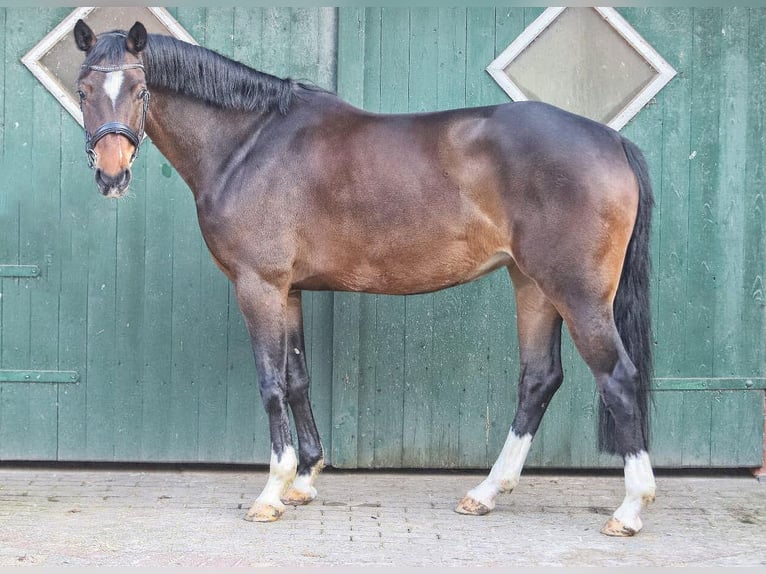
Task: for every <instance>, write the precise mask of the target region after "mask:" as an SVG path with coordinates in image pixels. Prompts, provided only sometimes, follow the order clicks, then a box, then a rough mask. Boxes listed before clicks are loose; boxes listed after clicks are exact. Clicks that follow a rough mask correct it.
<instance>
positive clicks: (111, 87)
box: [104, 72, 124, 109]
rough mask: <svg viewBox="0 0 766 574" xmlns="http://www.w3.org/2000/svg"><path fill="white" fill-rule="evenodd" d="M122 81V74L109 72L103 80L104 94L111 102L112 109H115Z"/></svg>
mask: <svg viewBox="0 0 766 574" xmlns="http://www.w3.org/2000/svg"><path fill="white" fill-rule="evenodd" d="M123 80H124V75H123V73H122V72H109V73H108V74H106V78H105V79H104V92H105V93H106V95H107V96H109V99H111V100H112V108H113V109H116V108H117V98H118V97H119V95H120V89H122V82H123Z"/></svg>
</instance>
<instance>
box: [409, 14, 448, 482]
mask: <svg viewBox="0 0 766 574" xmlns="http://www.w3.org/2000/svg"><path fill="white" fill-rule="evenodd" d="M437 23H438V12H437V9H436V8H413V9H412V10H410V38H409V44H410V54H409V74H410V78H409V102H408V105H409V108H408V109H409V111H410V112H425V111H432V110H435V109H436V106H437V98H436V90H435V89H434V86H435V84H436V81H437V67H438V48H439V37H438V29H437ZM404 305H405V325H404V329H405V334H406V336H405V343H404V344H405V348H404V353H405V357H404V360H405V365H404V368H405V391H404V404H403V412H404V428H403V440H402V443H403V449H404V453H403V455H402V464H403V465H404V466H405V467H424V466H428V465H429V463H430V455H429V451H430V439H431V419H432V416H433V407H434V393H435V391H434V386H435V385H436V381H435V380H434V379H433V369H434V367H435V363H434V359H433V344H434V337H435V336H438V335H437V334H436V333H435V332H434V316H433V311H434V295H433V294H425V295H414V296H407V297H405V301H404Z"/></svg>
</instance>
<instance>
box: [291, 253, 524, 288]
mask: <svg viewBox="0 0 766 574" xmlns="http://www.w3.org/2000/svg"><path fill="white" fill-rule="evenodd" d="M511 261H512V256H511V254H510V251H507V250H499V251H496V252H493V253H491V254H489V255H488V256H484V257H481V258H476V257H466V256H465V255H456V254H445V253H435V252H428V253H426V256H425V257H420V258H415V259H413V258H410V257H407V254H401V255H400V256H396V255H392V256H391V258H389V259H387V260H386V261H385V262H378V263H372V262H370V261H363V262H358V263H357V264H356V265H353V266H349V268H347V269H338V270H335V272H333V273H329V274H322V275H321V276H315V277H313V278H311V279H310V280H309V281H305V282H302V283H303V285H296V286H297V287H301V288H306V289H312V288H313V289H316V288H322V289H332V290H336V291H356V292H363V293H377V294H389V295H412V294H416V293H428V292H432V291H438V290H439V289H445V288H447V287H452V286H453V285H460V284H462V283H467V282H469V281H473V280H474V279H478V278H479V277H481V276H483V275H486V274H488V273H490V272H492V271H494V270H495V269H498V268H499V267H503V266H506V265H508V264H509V263H510V262H511ZM317 283H321V284H323V285H322V286H321V287H319V286H318V285H316V284H317Z"/></svg>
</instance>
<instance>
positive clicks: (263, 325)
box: [236, 275, 298, 522]
mask: <svg viewBox="0 0 766 574" xmlns="http://www.w3.org/2000/svg"><path fill="white" fill-rule="evenodd" d="M236 290H237V302H238V303H239V307H240V309H241V311H242V314H243V315H244V317H245V322H246V323H247V328H248V331H249V333H250V340H251V341H252V345H253V353H254V355H255V365H256V370H257V372H258V383H259V388H260V393H261V399H262V400H263V405H264V407H265V408H266V413H267V414H268V417H269V432H270V435H271V461H270V465H269V479H268V481H267V482H266V486H265V487H264V489H263V491H262V492H261V494H260V495H259V496H258V498H257V499H256V501H255V503H254V504H253V506H252V507H251V508H250V510H249V511H248V513H247V515H246V516H245V520H250V521H255V522H271V521H274V520H277V519H278V518H279V517H280V516H282V513H283V512H284V510H285V505H284V504H283V503H282V501H281V500H280V499H281V497H282V495H283V494H284V492H285V491H286V490H287V488H288V487H289V486H290V484H291V483H292V482H293V480H294V478H295V472H296V469H297V466H298V460H297V458H296V456H295V449H294V448H293V439H292V433H291V432H290V420H289V418H288V412H287V383H286V380H285V372H286V365H287V341H286V335H285V309H286V301H287V289H286V288H282V287H281V286H279V285H274V284H271V283H269V282H266V281H264V280H262V279H261V278H260V277H258V276H255V275H248V276H246V277H242V278H238V279H237V281H236Z"/></svg>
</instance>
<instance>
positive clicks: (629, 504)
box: [614, 451, 655, 532]
mask: <svg viewBox="0 0 766 574" xmlns="http://www.w3.org/2000/svg"><path fill="white" fill-rule="evenodd" d="M654 491H655V483H654V473H653V472H652V463H651V462H650V461H649V455H648V454H647V453H646V452H645V451H641V452H639V453H638V454H636V455H632V456H627V457H625V500H623V501H622V504H621V505H620V507H619V508H618V509H617V510H615V512H614V517H615V518H616V519H617V520H619V521H620V522H622V523H623V524H624V525H625V526H627V527H628V528H631V529H633V530H635V531H636V532H638V531H639V530H641V526H642V524H641V517H640V516H639V515H640V514H641V509H642V508H643V506H644V504H645V503H646V502H648V501H650V500H653V499H654Z"/></svg>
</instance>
